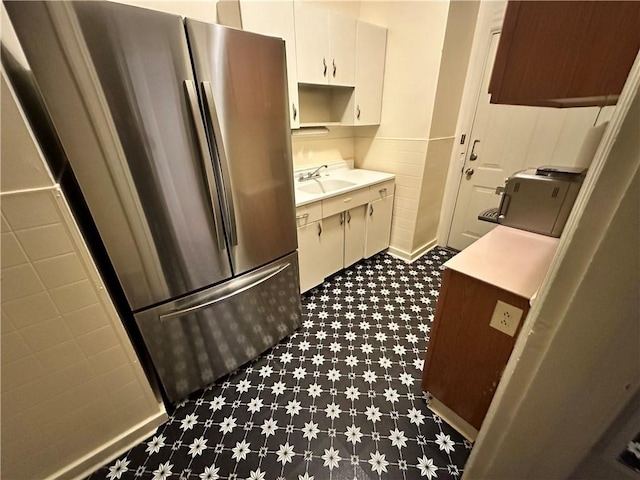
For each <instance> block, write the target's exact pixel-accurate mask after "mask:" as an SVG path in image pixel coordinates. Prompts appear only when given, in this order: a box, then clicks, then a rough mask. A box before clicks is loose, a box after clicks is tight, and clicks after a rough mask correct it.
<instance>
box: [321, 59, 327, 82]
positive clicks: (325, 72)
mask: <svg viewBox="0 0 640 480" xmlns="http://www.w3.org/2000/svg"><path fill="white" fill-rule="evenodd" d="M322 65H323V67H324V70H323V71H322V76H323V77H326V76H327V59H326V58H324V57H322Z"/></svg>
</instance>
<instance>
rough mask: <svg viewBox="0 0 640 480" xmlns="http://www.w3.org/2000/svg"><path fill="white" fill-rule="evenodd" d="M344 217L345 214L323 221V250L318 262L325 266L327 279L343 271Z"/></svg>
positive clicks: (317, 259)
mask: <svg viewBox="0 0 640 480" xmlns="http://www.w3.org/2000/svg"><path fill="white" fill-rule="evenodd" d="M343 217H344V214H342V213H338V214H337V215H332V216H330V217H328V218H324V219H323V220H322V227H323V232H322V236H323V239H322V250H321V251H320V256H318V258H316V261H317V262H318V263H321V264H322V265H323V267H322V269H323V271H324V277H325V278H327V277H328V276H330V275H333V274H334V273H335V272H337V271H339V270H342V266H343V254H342V251H343V248H344V247H343V245H344V234H343V223H344V220H343Z"/></svg>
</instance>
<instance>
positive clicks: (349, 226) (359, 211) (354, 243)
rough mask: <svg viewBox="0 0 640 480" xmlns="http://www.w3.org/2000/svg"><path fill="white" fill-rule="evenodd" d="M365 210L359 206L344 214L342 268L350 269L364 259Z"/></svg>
mask: <svg viewBox="0 0 640 480" xmlns="http://www.w3.org/2000/svg"><path fill="white" fill-rule="evenodd" d="M366 208H367V206H366V205H361V206H359V207H356V208H352V209H351V210H347V211H346V212H345V213H344V216H345V219H344V262H343V267H342V268H347V267H350V266H351V265H353V264H354V263H356V262H357V261H358V260H362V258H364V245H365V211H366Z"/></svg>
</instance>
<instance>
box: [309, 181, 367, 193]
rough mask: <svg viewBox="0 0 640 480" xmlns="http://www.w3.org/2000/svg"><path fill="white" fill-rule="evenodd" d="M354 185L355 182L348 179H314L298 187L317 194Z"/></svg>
mask: <svg viewBox="0 0 640 480" xmlns="http://www.w3.org/2000/svg"><path fill="white" fill-rule="evenodd" d="M353 185H355V183H354V182H348V181H346V180H334V179H326V180H325V179H318V180H315V179H314V180H308V181H306V182H304V185H298V187H297V189H298V190H300V191H301V192H304V193H311V194H313V195H317V194H320V193H329V192H333V191H334V190H339V189H341V188H346V187H352V186H353Z"/></svg>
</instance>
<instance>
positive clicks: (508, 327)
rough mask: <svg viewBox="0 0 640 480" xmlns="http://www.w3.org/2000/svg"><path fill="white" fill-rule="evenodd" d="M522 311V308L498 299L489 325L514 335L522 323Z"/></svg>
mask: <svg viewBox="0 0 640 480" xmlns="http://www.w3.org/2000/svg"><path fill="white" fill-rule="evenodd" d="M522 313H523V312H522V309H520V308H518V307H514V306H513V305H509V304H508V303H505V302H503V301H501V300H498V301H497V302H496V308H494V310H493V316H492V317H491V323H489V326H490V327H493V328H495V329H496V330H500V331H501V332H502V333H506V334H507V335H509V336H511V337H513V336H514V335H515V334H516V330H517V329H518V325H519V324H520V319H521V318H522Z"/></svg>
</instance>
